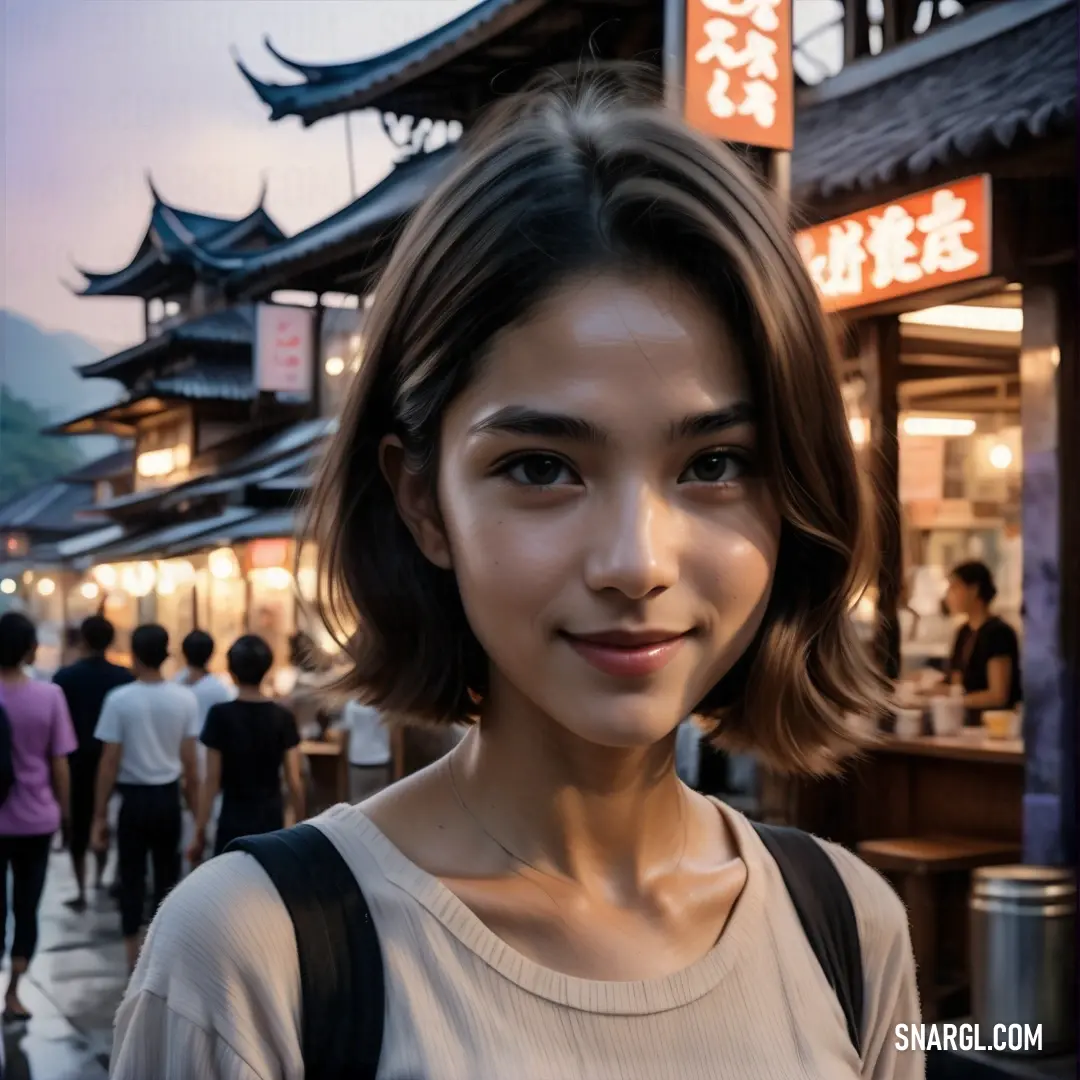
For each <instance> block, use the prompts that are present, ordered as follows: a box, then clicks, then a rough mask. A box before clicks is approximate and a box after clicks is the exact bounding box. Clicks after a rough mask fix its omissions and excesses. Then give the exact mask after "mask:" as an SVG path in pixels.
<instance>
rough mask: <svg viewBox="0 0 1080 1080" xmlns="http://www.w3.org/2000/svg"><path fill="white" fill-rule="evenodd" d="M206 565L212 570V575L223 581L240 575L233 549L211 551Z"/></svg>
mask: <svg viewBox="0 0 1080 1080" xmlns="http://www.w3.org/2000/svg"><path fill="white" fill-rule="evenodd" d="M206 565H207V566H208V567H209V568H210V573H211V574H213V575H214V577H216V578H218V579H219V580H221V581H224V580H225V579H226V578H231V577H236V576H237V575H238V574H239V568H238V566H237V563H236V556H235V555H234V554H233V551H232V548H218V549H217V550H216V551H211V552H210V555H209V556H208V557H207V560H206Z"/></svg>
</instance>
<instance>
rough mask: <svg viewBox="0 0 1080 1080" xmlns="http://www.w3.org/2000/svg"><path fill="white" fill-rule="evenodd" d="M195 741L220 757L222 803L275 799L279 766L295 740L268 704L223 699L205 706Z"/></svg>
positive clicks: (281, 711)
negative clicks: (202, 720)
mask: <svg viewBox="0 0 1080 1080" xmlns="http://www.w3.org/2000/svg"><path fill="white" fill-rule="evenodd" d="M200 741H201V742H202V744H203V745H204V746H207V747H209V748H210V749H211V750H217V751H219V752H220V754H221V794H222V799H223V801H226V802H233V801H237V802H256V801H259V800H264V799H273V798H280V797H281V765H282V762H283V761H284V758H285V754H286V752H287V751H289V750H290V749H292V747H294V746H296V745H297V744H298V743H299V742H300V736H299V734H298V733H297V730H296V720H295V719H294V718H293V714H292V713H291V712H289V710H288V709H285V708H283V707H282V706H281V705H278V704H277V703H276V702H274V701H226V702H224V703H223V704H221V705H213V706H211V708H210V711H209V712H208V713H207V714H206V724H205V726H204V727H203V731H202V735H201V737H200Z"/></svg>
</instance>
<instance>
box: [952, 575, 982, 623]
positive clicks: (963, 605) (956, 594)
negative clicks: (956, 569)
mask: <svg viewBox="0 0 1080 1080" xmlns="http://www.w3.org/2000/svg"><path fill="white" fill-rule="evenodd" d="M975 595H976V589H975V586H974V585H966V584H964V582H962V581H961V580H960V579H959V578H958V577H956V576H955V575H954V576H953V577H950V578H949V587H948V589H946V591H945V606H946V607H947V608H948V609H949V614H950V615H969V614H971V607H972V604H973V603H974V602H975Z"/></svg>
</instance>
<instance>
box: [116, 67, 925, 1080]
mask: <svg viewBox="0 0 1080 1080" xmlns="http://www.w3.org/2000/svg"><path fill="white" fill-rule="evenodd" d="M833 360H834V357H833V351H832V345H831V335H830V333H829V332H828V330H827V329H826V326H825V323H824V320H823V317H822V315H821V310H820V306H819V303H818V300H817V298H816V296H815V293H814V290H813V286H812V285H811V283H810V281H809V279H808V277H807V275H806V273H805V272H804V270H803V267H802V264H801V263H800V260H799V257H798V255H797V253H796V250H795V247H794V244H793V243H792V239H791V235H790V231H789V228H788V226H787V223H786V222H785V220H784V219H783V217H782V216H781V214H780V213H779V212H778V210H777V209H776V208H775V207H774V206H773V205H772V203H771V201H770V199H769V197H768V195H767V194H766V193H764V192H763V191H762V190H761V188H760V187H759V183H758V181H757V180H756V179H755V178H754V177H753V176H752V175H750V174H749V173H748V172H747V171H746V169H745V168H744V167H743V166H742V165H740V164H739V163H738V162H737V161H736V159H735V158H734V157H733V156H732V155H731V154H729V153H728V152H726V151H725V150H724V149H723V148H721V147H718V146H715V145H713V144H712V143H710V142H709V141H707V140H705V139H702V138H699V137H697V136H696V135H694V134H692V133H691V132H689V131H688V130H686V129H685V128H684V127H683V126H682V125H681V124H679V123H678V122H677V121H676V120H675V119H674V118H672V117H671V116H670V114H668V113H665V112H664V111H662V110H661V109H659V108H657V107H654V106H653V105H651V104H649V103H648V102H647V101H644V100H639V99H638V98H637V97H636V96H635V94H634V93H633V92H631V91H628V90H626V89H625V88H623V87H621V86H620V85H619V84H618V81H617V80H616V79H615V78H614V77H612V76H593V77H587V78H586V77H583V78H582V80H581V82H580V85H578V86H573V87H569V86H566V85H564V84H560V85H559V86H558V87H557V88H554V89H550V90H545V91H543V92H538V93H535V94H533V95H530V96H527V97H525V98H523V99H521V100H520V101H516V102H514V103H513V104H509V105H506V106H505V107H504V108H503V109H502V110H501V111H500V113H499V115H498V117H497V118H496V119H494V120H492V121H491V122H490V123H489V124H488V125H487V126H486V127H485V128H483V129H481V130H479V131H477V132H476V133H475V136H474V138H473V140H472V143H471V145H470V146H469V147H468V148H467V150H466V152H465V153H464V154H463V155H462V158H461V161H460V164H459V165H458V167H457V169H456V170H455V171H454V172H453V174H452V175H451V176H449V177H448V178H447V179H445V180H444V181H443V182H442V183H441V185H440V186H439V187H438V188H437V190H436V191H435V192H434V193H433V194H432V195H431V197H430V198H429V199H428V201H427V203H426V204H425V205H424V206H423V207H422V208H421V209H420V210H419V211H417V213H416V214H415V215H414V217H413V218H412V220H411V222H410V224H409V225H408V227H407V228H406V230H405V232H404V233H403V235H402V237H401V239H400V240H399V242H398V246H397V248H396V250H395V252H394V254H393V257H392V259H391V261H390V265H389V267H388V268H387V270H386V272H385V274H384V276H383V278H382V279H381V281H380V284H379V287H378V291H377V293H376V300H375V306H374V308H373V309H372V312H371V317H370V321H369V324H368V329H367V331H366V358H365V362H364V366H363V368H362V369H361V373H360V375H359V378H358V382H357V384H356V386H355V387H354V389H353V391H352V396H351V400H350V403H349V406H348V409H347V412H346V415H345V416H344V418H343V421H342V425H341V431H340V434H339V435H338V437H337V439H338V441H337V444H336V446H335V449H334V453H333V455H332V459H331V460H330V462H329V464H328V465H327V467H326V471H325V474H324V476H323V478H322V482H321V486H320V487H319V489H318V492H317V494H316V497H315V502H314V511H315V522H314V524H315V532H316V536H317V537H318V541H319V544H320V556H321V558H322V560H323V566H322V570H323V576H324V578H325V581H326V585H327V591H326V595H325V596H324V603H325V614H326V615H327V617H328V618H330V619H332V620H333V621H334V625H336V626H337V627H339V628H340V630H341V632H342V637H348V634H349V628H350V627H356V626H359V627H360V628H361V630H360V632H359V633H358V634H356V635H355V636H354V637H353V638H352V639H351V640H350V642H349V648H350V653H351V656H352V659H353V662H354V669H353V672H352V677H351V679H350V680H349V683H350V688H352V689H355V690H356V691H359V692H360V693H362V694H363V695H364V699H365V700H367V701H369V702H370V703H371V704H372V705H375V706H376V707H378V708H380V709H386V710H388V711H391V712H395V711H396V712H400V713H403V714H406V715H411V716H413V717H416V718H417V719H426V720H428V721H430V722H433V723H442V724H448V723H451V722H453V721H456V720H458V719H460V718H462V717H465V716H468V717H471V718H473V720H474V724H473V727H472V728H471V730H470V731H469V734H468V735H467V736H466V738H465V739H464V740H463V741H462V743H461V744H460V745H459V746H457V747H456V748H455V749H454V750H453V751H452V752H451V753H450V754H449V755H447V756H446V757H445V758H443V759H441V760H439V761H437V762H436V763H435V764H433V765H432V766H431V767H429V768H427V769H425V770H423V771H421V772H419V773H417V774H415V775H414V776H411V777H409V778H407V779H406V780H404V781H402V782H400V783H398V784H395V785H392V786H391V787H389V788H388V789H386V790H385V791H383V792H381V793H380V794H379V795H377V796H376V797H374V798H373V799H371V800H368V801H366V802H364V803H362V804H361V805H360V806H359V807H344V806H342V807H337V808H335V809H332V810H330V811H329V812H328V813H326V814H325V815H324V816H322V817H321V818H320V819H318V821H319V824H318V827H319V828H320V829H321V830H323V832H324V833H325V835H326V836H327V837H329V839H330V840H331V841H332V843H333V845H334V846H335V847H336V849H337V850H338V851H340V853H341V855H342V856H343V857H344V859H345V860H346V862H347V864H348V866H349V868H350V869H351V870H352V872H353V874H354V875H355V877H356V879H357V880H358V881H359V882H360V884H361V885H362V886H363V891H364V894H365V895H366V898H367V901H368V904H369V905H370V908H371V913H372V918H373V921H374V925H375V928H376V930H377V932H378V937H379V941H380V943H381V950H382V954H383V960H384V965H385V969H386V984H385V993H386V1003H385V1023H386V1028H385V1036H384V1041H383V1045H382V1056H381V1059H380V1065H379V1070H378V1075H379V1076H380V1077H386V1078H390V1077H395V1078H398V1077H402V1078H403V1077H409V1078H410V1080H413V1078H415V1080H505V1078H507V1077H522V1078H526V1077H527V1078H528V1080H566V1078H568V1077H597V1078H600V1077H603V1078H605V1080H668V1078H670V1080H675V1078H678V1080H707V1078H708V1080H713V1078H716V1077H739V1078H740V1080H765V1078H769V1080H795V1078H797V1077H800V1078H801V1077H815V1078H818V1077H827V1078H829V1080H845V1078H854V1077H872V1078H874V1080H897V1078H904V1080H910V1078H914V1077H916V1076H919V1075H921V1071H922V1059H921V1057H920V1056H919V1055H918V1054H916V1053H906V1054H905V1053H898V1052H897V1051H896V1049H895V1040H894V1032H893V1028H894V1025H895V1024H897V1023H900V1022H912V1021H916V1020H917V1017H918V1002H917V1000H916V992H915V982H914V971H913V963H912V959H911V950H910V944H909V941H908V934H907V925H906V919H905V914H904V910H903V907H902V906H901V904H900V902H899V900H898V899H897V898H896V896H895V895H894V893H893V892H892V891H891V890H890V889H889V888H888V886H887V885H886V884H885V883H884V882H883V881H882V880H881V879H880V878H879V877H878V876H877V875H876V874H875V873H874V872H872V871H871V870H870V869H869V868H867V867H866V866H865V865H864V864H862V863H861V862H860V861H859V860H858V859H857V858H856V857H855V856H853V855H851V854H850V853H848V852H846V851H844V850H841V849H840V848H837V847H835V846H832V845H827V846H826V847H827V852H828V855H829V857H831V859H832V860H833V864H834V865H835V867H836V870H837V871H838V872H839V875H840V877H841V878H842V881H843V884H844V886H846V890H847V892H848V894H849V896H850V900H851V903H852V905H853V907H854V913H855V917H856V918H857V923H858V933H859V938H860V943H861V951H862V967H863V974H864V983H865V998H864V1000H865V1008H864V1009H863V1013H862V1016H861V1024H860V1025H859V1027H860V1029H861V1040H860V1041H861V1047H862V1050H861V1053H860V1052H858V1051H856V1049H855V1046H854V1041H855V1040H854V1039H852V1038H849V1031H848V1029H847V1027H846V1026H845V1021H844V1017H843V1015H842V1012H841V1008H840V1006H839V1005H838V1004H837V996H836V995H834V994H832V993H831V991H830V986H829V983H828V982H826V979H825V977H824V975H823V974H822V970H821V968H820V966H819V965H817V964H816V962H815V957H814V954H813V952H812V951H811V948H810V946H809V944H808V941H807V937H806V936H805V935H804V933H803V931H802V928H801V926H800V922H799V919H798V917H797V914H796V911H795V909H794V907H793V904H792V902H791V899H790V897H789V894H788V893H787V891H786V890H785V886H784V880H783V878H782V877H781V874H780V871H779V869H778V865H777V864H776V863H775V862H774V861H773V860H772V858H771V857H770V856H769V854H768V850H767V848H766V847H765V845H764V844H763V842H762V840H761V839H760V838H759V836H758V834H757V832H756V831H755V829H754V828H753V826H752V825H751V824H750V823H749V822H748V821H747V820H746V819H745V818H743V817H741V816H740V815H739V814H737V813H735V812H734V811H732V810H730V809H729V808H726V807H724V806H722V805H720V804H719V803H717V802H716V801H713V800H711V799H708V798H706V797H703V796H700V795H698V794H696V793H695V792H692V791H691V790H689V789H688V788H687V787H685V786H684V785H683V784H682V783H680V782H679V780H678V778H677V776H676V773H675V766H674V744H675V733H676V729H677V727H678V725H679V723H680V721H681V720H682V719H683V718H684V717H686V716H687V715H690V714H691V713H695V714H697V715H700V716H707V717H711V718H713V719H714V720H715V721H716V723H717V725H718V727H719V732H720V735H721V736H722V738H723V739H724V740H725V743H726V745H728V746H730V747H732V748H736V749H747V748H750V749H753V750H755V751H756V752H757V753H758V754H759V755H760V756H761V757H762V758H764V759H765V760H767V761H768V762H770V763H771V764H773V765H775V766H778V767H783V768H787V769H793V770H803V771H821V770H827V769H829V768H831V767H833V766H834V765H835V763H836V762H837V761H838V759H839V758H840V757H842V756H843V755H844V754H845V753H846V752H847V751H848V750H850V749H851V748H852V747H853V746H854V745H855V738H856V737H855V735H854V734H853V733H852V731H851V729H850V728H849V726H848V721H847V716H848V715H849V714H862V715H868V714H871V715H872V714H874V713H876V712H877V710H878V709H879V708H880V700H881V687H880V685H879V682H878V679H877V678H876V676H875V675H874V673H873V669H872V668H871V666H870V664H869V661H868V660H867V658H866V656H865V655H864V653H863V652H862V650H861V649H860V648H859V646H858V643H857V640H856V637H855V631H854V629H853V626H852V624H851V622H850V621H849V618H848V612H849V609H850V606H851V605H852V603H853V600H854V598H855V596H856V595H857V593H858V592H859V590H860V589H861V588H862V586H863V585H864V583H865V581H866V580H867V574H868V573H869V572H870V570H871V569H872V568H871V567H870V565H869V564H868V562H867V561H866V559H867V553H868V552H869V551H870V550H871V547H870V544H869V541H870V537H869V536H868V535H867V521H868V518H867V513H866V511H865V510H864V508H863V505H862V501H861V495H860V492H861V487H860V482H859V477H858V475H857V471H856V464H855V458H854V454H853V450H852V446H851V442H850V438H849V435H848V430H847V424H846V422H845V418H844V411H843V406H842V403H841V398H840V394H839V390H838V387H837V384H836V380H835V375H834V369H833ZM295 941H296V939H295V937H294V933H293V929H292V925H291V923H290V918H289V915H288V914H287V911H286V909H285V907H284V906H283V904H282V902H281V900H280V899H279V896H278V893H277V892H276V890H275V888H274V886H273V885H272V883H271V881H270V880H269V878H268V877H267V875H266V873H265V872H264V871H263V870H262V869H261V867H260V866H259V864H258V863H257V862H256V861H255V859H253V858H251V857H249V856H248V855H246V854H243V853H231V854H226V855H225V856H224V857H223V858H221V859H216V860H214V861H213V862H211V863H210V864H209V865H208V866H206V867H205V868H202V869H200V870H199V871H198V872H197V873H196V874H194V875H193V876H192V877H191V878H190V879H189V880H188V881H187V882H186V883H185V885H184V886H183V887H182V888H181V889H180V891H179V892H178V893H177V894H176V895H174V897H173V898H172V899H171V900H170V901H169V903H168V905H167V906H166V909H165V910H164V911H163V912H162V914H161V915H160V916H159V917H158V919H157V921H156V924H155V927H154V931H153V933H152V936H151V938H150V940H149V941H148V944H147V948H146V950H145V952H144V954H143V957H142V960H141V962H140V965H139V969H138V971H137V972H136V974H135V977H134V981H133V982H132V984H131V987H130V989H129V992H128V995H127V997H126V1000H125V1001H124V1004H123V1005H122V1007H121V1009H120V1012H119V1016H118V1025H117V1030H116V1042H115V1049H114V1058H113V1075H114V1076H116V1077H122V1078H125V1080H126V1078H134V1077H142V1076H147V1075H157V1074H161V1073H162V1072H163V1071H164V1070H165V1068H166V1065H167V1066H168V1068H169V1069H170V1070H171V1071H172V1072H173V1073H175V1075H177V1076H181V1075H189V1074H190V1075H196V1074H198V1075H200V1076H214V1077H220V1078H224V1077H228V1078H229V1080H271V1078H279V1077H286V1078H289V1080H299V1078H300V1077H301V1076H303V1075H304V1063H303V1060H302V1052H301V1034H302V1033H301V1031H300V1030H299V1017H300V1010H301V998H300V975H299V968H298V959H297V949H296V945H295ZM355 1023H357V1018H356V1017H355V1016H353V1017H349V1016H343V1017H335V1018H334V1024H335V1025H336V1026H335V1027H334V1030H338V1031H340V1030H342V1028H343V1026H344V1028H345V1029H348V1028H349V1027H350V1026H351V1025H354V1024H355Z"/></svg>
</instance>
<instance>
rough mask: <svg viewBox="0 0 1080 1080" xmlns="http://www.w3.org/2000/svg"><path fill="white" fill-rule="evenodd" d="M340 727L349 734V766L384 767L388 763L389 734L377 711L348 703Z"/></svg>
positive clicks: (369, 707) (355, 702)
mask: <svg viewBox="0 0 1080 1080" xmlns="http://www.w3.org/2000/svg"><path fill="white" fill-rule="evenodd" d="M341 727H342V728H343V729H344V730H346V731H348V733H349V764H350V765H360V766H372V765H386V764H387V763H388V762H389V761H390V732H389V731H387V729H386V725H385V724H384V723H383V722H382V719H381V717H380V715H379V710H378V709H373V708H372V707H371V706H370V705H361V704H360V702H359V701H350V702H349V703H348V704H347V705H346V706H345V709H344V711H343V713H342V717H341Z"/></svg>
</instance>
